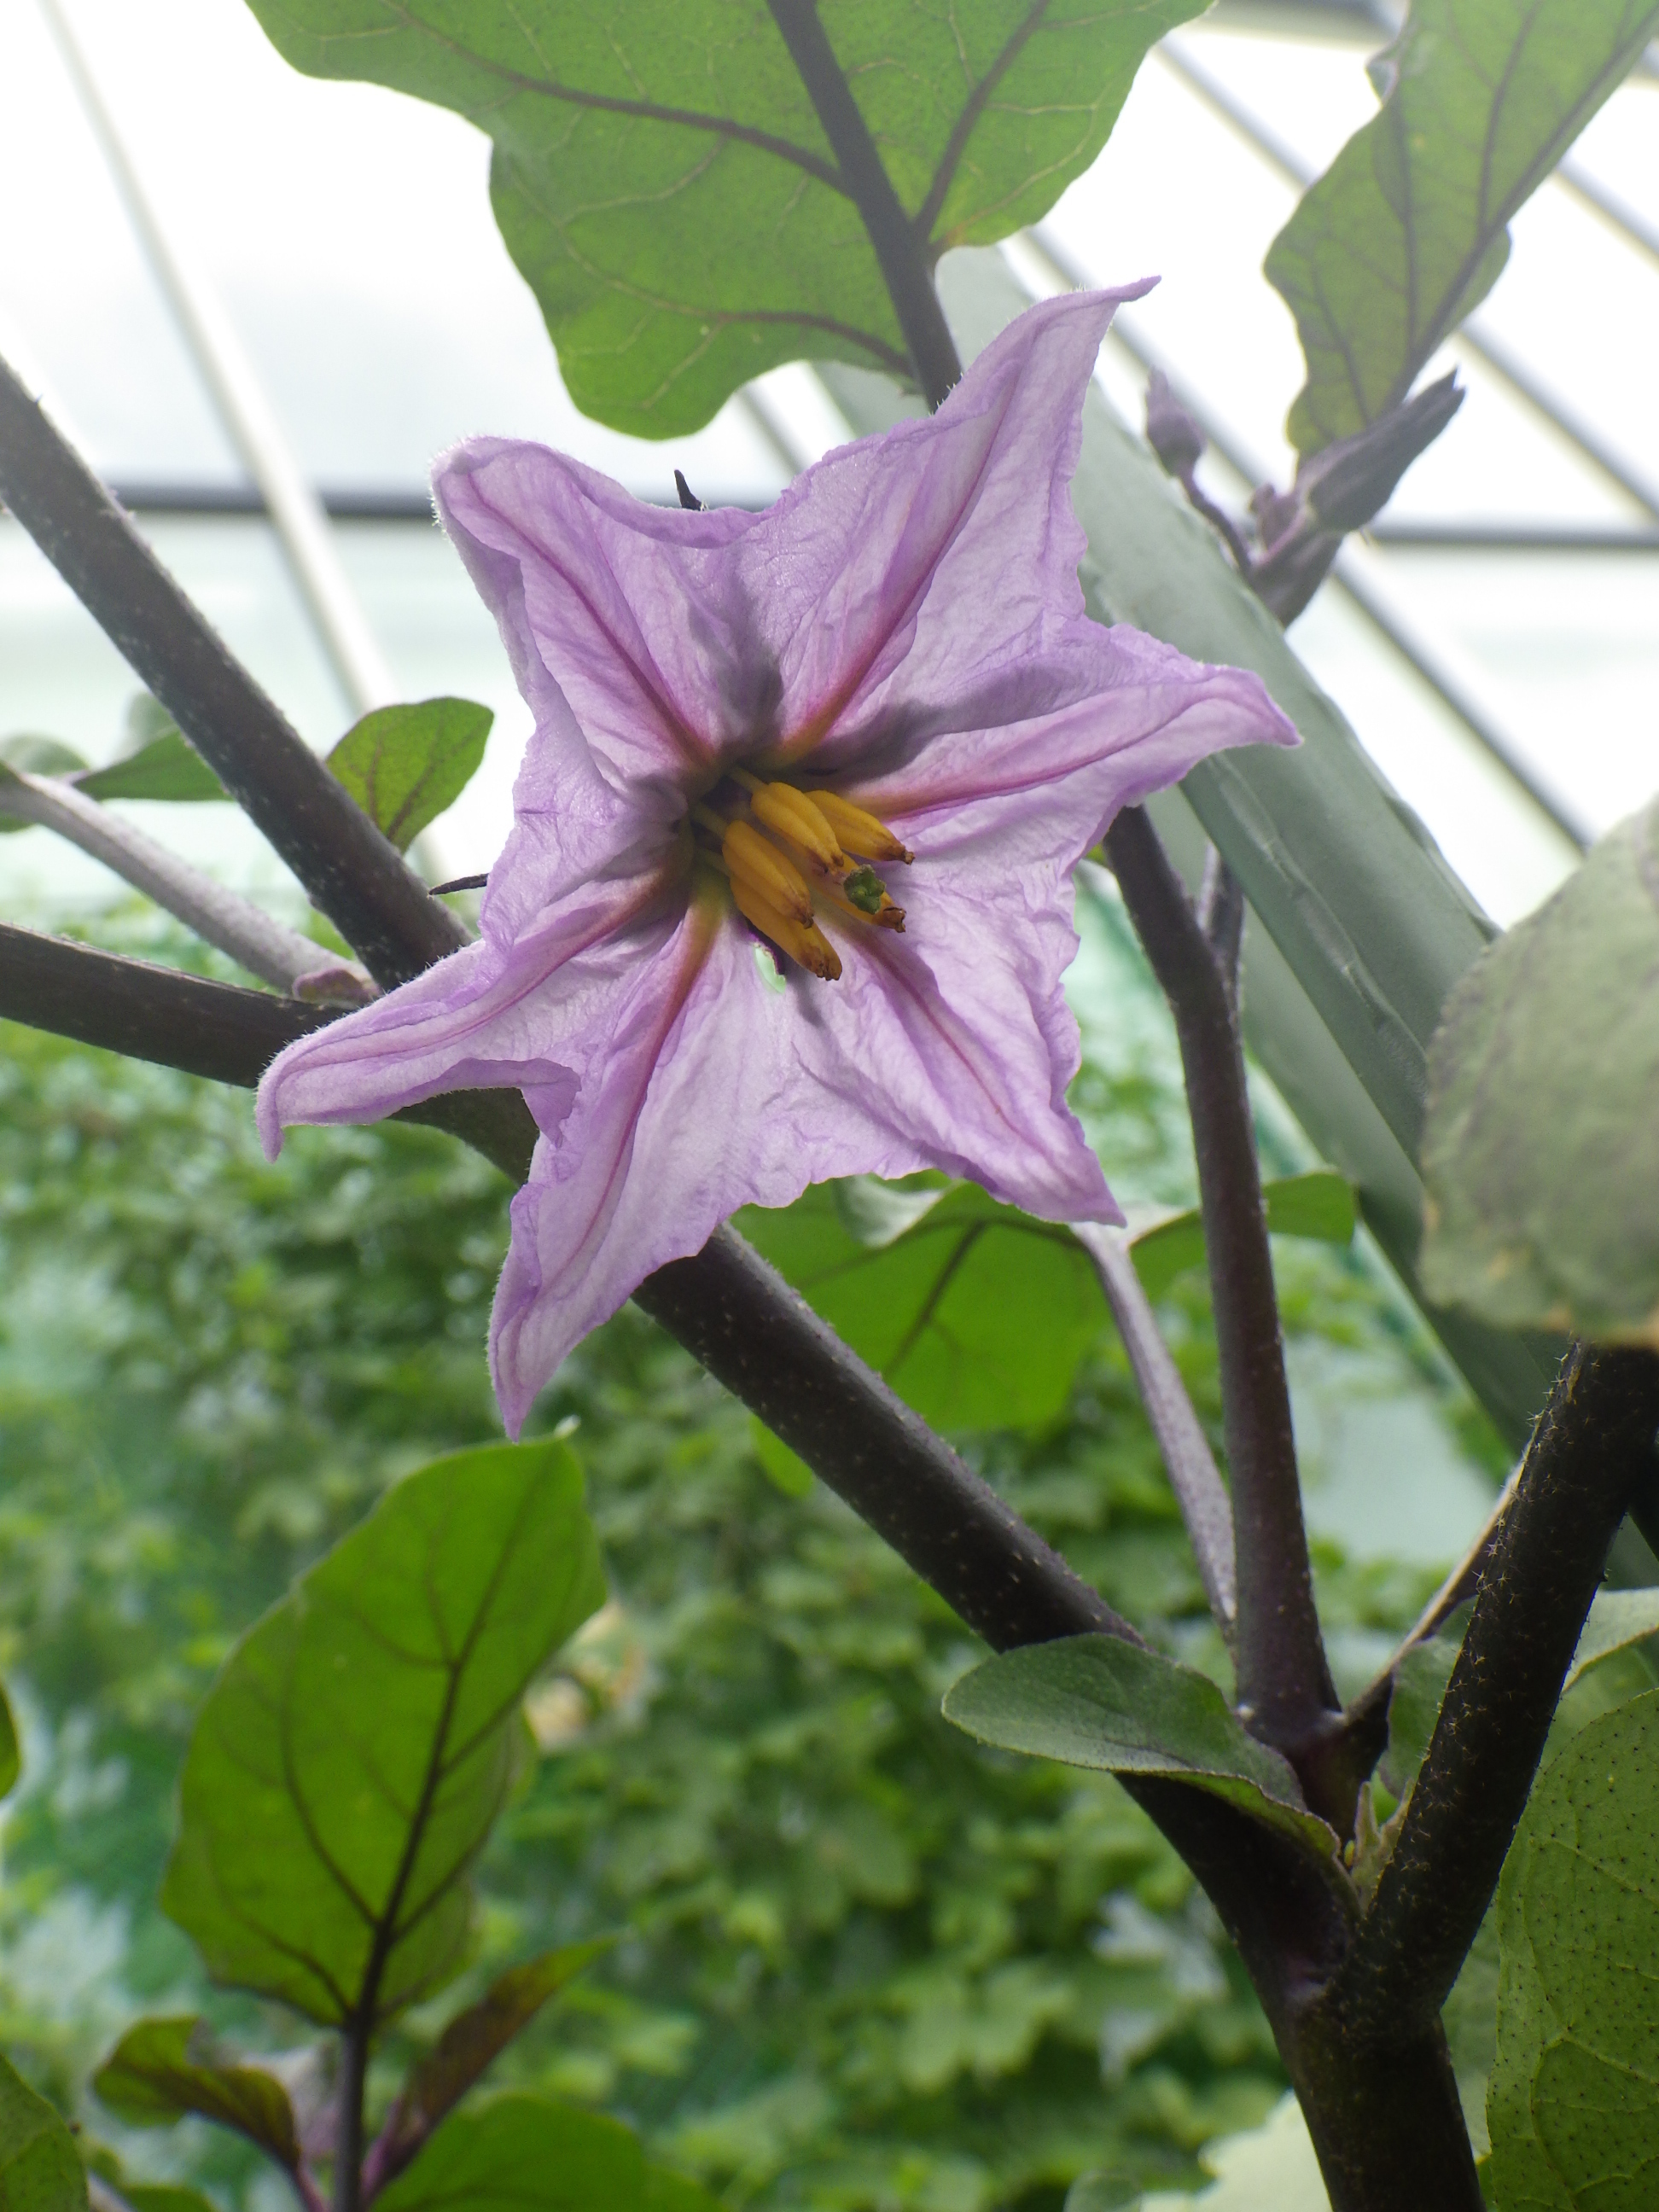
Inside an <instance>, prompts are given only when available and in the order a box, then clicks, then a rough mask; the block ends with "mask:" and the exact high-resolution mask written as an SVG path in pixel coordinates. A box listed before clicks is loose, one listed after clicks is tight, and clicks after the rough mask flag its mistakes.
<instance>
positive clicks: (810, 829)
mask: <svg viewBox="0 0 1659 2212" xmlns="http://www.w3.org/2000/svg"><path fill="white" fill-rule="evenodd" d="M738 781H740V782H741V783H742V785H743V787H744V790H745V791H746V792H747V793H749V804H750V808H751V809H752V811H753V813H754V817H755V819H756V821H757V822H763V823H765V824H766V827H767V828H768V829H771V830H775V832H776V833H777V835H778V836H780V837H787V839H788V840H789V842H790V843H791V844H792V845H794V846H797V847H799V849H800V851H802V852H803V853H805V855H806V857H807V859H808V860H812V861H814V862H816V864H817V866H819V867H820V868H822V869H823V872H824V873H825V874H826V875H830V876H836V877H841V876H848V875H851V873H852V872H853V863H852V862H851V861H850V860H848V857H847V855H846V854H845V853H843V852H842V849H841V847H840V846H839V845H838V844H837V843H836V833H835V831H834V830H833V829H831V828H830V827H829V823H828V822H826V821H825V819H824V817H823V815H822V814H821V813H819V811H818V810H817V807H816V806H814V805H813V804H812V802H811V799H809V798H808V797H807V796H806V793H805V792H804V791H797V790H796V789H795V787H794V786H793V784H792V783H762V782H761V781H760V780H759V778H758V777H757V776H750V775H743V776H740V777H739V778H738Z"/></svg>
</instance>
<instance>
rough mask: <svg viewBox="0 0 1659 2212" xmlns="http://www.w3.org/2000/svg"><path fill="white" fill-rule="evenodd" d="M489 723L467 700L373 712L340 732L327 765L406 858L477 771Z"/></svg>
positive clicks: (485, 713)
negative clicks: (423, 832)
mask: <svg viewBox="0 0 1659 2212" xmlns="http://www.w3.org/2000/svg"><path fill="white" fill-rule="evenodd" d="M494 720H495V715H494V714H492V713H491V712H490V710H489V708H488V707H477V706H475V705H474V704H473V702H471V700H470V699H422V701H421V702H419V704H418V705H416V706H410V707H376V708H374V712H373V713H372V714H365V715H364V716H363V718H362V721H361V722H356V723H354V724H353V725H352V726H351V728H350V729H349V730H348V731H347V732H346V733H345V735H344V737H343V738H341V740H340V742H339V744H337V745H336V746H335V748H334V750H333V751H332V752H331V754H330V755H329V757H328V764H329V766H330V767H331V769H333V771H334V773H335V775H337V776H338V778H339V780H340V781H341V782H342V783H343V784H344V786H345V787H346V789H347V790H348V791H349V793H351V795H352V797H353V798H354V799H356V802H357V804H358V805H359V806H361V807H362V810H363V811H364V813H365V814H367V815H368V818H369V820H370V821H371V822H372V823H374V826H375V828H376V829H380V830H383V831H384V832H385V834H386V836H388V837H389V838H390V839H391V840H392V843H393V844H394V845H395V846H396V847H397V848H398V851H399V852H400V853H405V852H407V851H408V849H409V848H410V845H412V844H413V843H414V842H415V840H416V837H418V836H420V834H421V832H422V829H425V827H426V825H427V823H428V822H435V821H436V819H437V817H439V815H441V813H442V812H443V811H444V809H445V808H446V807H447V806H453V805H454V803H455V801H456V800H457V799H459V797H460V795H461V793H462V792H464V791H465V788H466V787H467V785H468V784H469V783H470V782H471V780H472V778H473V776H474V775H476V774H477V768H478V763H479V762H480V761H482V760H483V756H484V745H485V743H486V741H487V740H488V738H489V726H490V724H491V723H492V722H493V721H494Z"/></svg>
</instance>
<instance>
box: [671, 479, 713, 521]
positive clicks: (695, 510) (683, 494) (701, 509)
mask: <svg viewBox="0 0 1659 2212" xmlns="http://www.w3.org/2000/svg"><path fill="white" fill-rule="evenodd" d="M674 489H675V490H676V491H677V492H678V494H679V495H680V505H681V506H682V507H684V508H686V509H687V511H688V512H689V513H692V514H707V513H708V508H707V507H706V506H705V505H704V504H703V502H702V500H700V499H699V498H698V497H697V495H696V492H694V491H693V490H692V489H691V487H690V484H689V483H687V482H686V481H685V478H684V477H683V476H682V475H681V474H680V472H679V471H678V469H676V470H675V471H674Z"/></svg>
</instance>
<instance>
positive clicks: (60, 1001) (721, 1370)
mask: <svg viewBox="0 0 1659 2212" xmlns="http://www.w3.org/2000/svg"><path fill="white" fill-rule="evenodd" d="M0 1018H6V1019H9V1020H12V1021H22V1022H28V1023H30V1024H33V1026H35V1027H37V1028H40V1029H48V1030H57V1031H58V1032H59V1033H60V1034H62V1035H66V1036H74V1037H78V1038H80V1039H81V1040H82V1042H85V1043H88V1044H97V1045H104V1046H107V1047H109V1048H112V1050H114V1051H117V1052H125V1053H129V1054H133V1055H135V1056H136V1057H137V1058H140V1059H145V1060H161V1061H162V1062H163V1063H165V1064H166V1065H167V1066H174V1067H183V1068H186V1069H188V1070H189V1071H190V1072H191V1073H192V1074H197V1075H208V1076H211V1077H213V1078H214V1079H216V1080H217V1081H219V1082H221V1083H237V1084H244V1085H252V1084H255V1083H257V1082H258V1079H259V1078H260V1076H261V1075H262V1074H263V1073H264V1070H265V1068H266V1067H267V1066H269V1065H270V1060H272V1058H273V1057H274V1056H275V1054H276V1053H277V1052H279V1051H280V1050H281V1049H282V1048H283V1046H284V1045H285V1044H289V1043H290V1042H292V1041H293V1040H294V1038H295V1037H296V1036H304V1035H305V1034H306V1033H307V1031H308V1030H313V1029H315V1028H317V1027H319V1025H320V1024H322V1023H323V1022H325V1021H326V1020H329V1019H331V1018H332V1017H331V1016H330V1015H328V1014H326V1013H325V1012H323V1011H322V1010H321V1009H320V1008H313V1007H309V1006H301V1005H298V1004H296V1003H295V1001H293V1000H283V999H273V998H268V997H266V996H265V994H264V993H263V992H258V991H246V990H242V989H240V988H238V987H236V986H235V985H234V984H228V983H212V982H208V981H204V980H203V979H202V978H201V977H200V976H196V975H182V974H180V973H179V970H178V969H171V968H160V967H155V966H152V965H151V964H150V963H148V962H144V961H138V960H124V959H121V958H119V957H118V956H117V955H115V954H113V953H110V952H99V951H92V950H91V949H89V948H88V947H87V946H84V945H70V944H66V943H64V940H63V939H58V938H52V937H42V936H39V935H37V934H36V933H34V932H33V931H31V930H24V929H14V928H11V927H5V926H0ZM398 1118H399V1119H400V1120H408V1121H424V1122H427V1123H428V1124H430V1125H432V1126H434V1127H438V1128H442V1129H447V1130H449V1131H451V1132H452V1133H453V1134H455V1135H457V1136H459V1137H461V1138H463V1139H465V1141H466V1142H467V1143H468V1144H470V1145H471V1146H473V1147H474V1148H475V1149H476V1150H477V1151H479V1152H483V1154H484V1155H485V1157H486V1158H489V1159H491V1160H493V1161H494V1162H495V1164H496V1165H497V1166H498V1167H499V1168H501V1170H503V1172H504V1173H506V1174H507V1175H509V1176H512V1177H513V1180H514V1181H515V1182H522V1181H523V1179H524V1176H525V1175H526V1171H527V1170H528V1168H529V1164H530V1154H531V1150H532V1146H533V1145H534V1143H535V1139H536V1125H535V1123H534V1122H533V1121H532V1120H531V1118H530V1114H529V1111H528V1109H527V1108H526V1105H525V1103H524V1101H523V1099H522V1098H521V1097H520V1096H519V1094H518V1092H517V1091H451V1092H447V1093H445V1094H444V1095H442V1096H441V1097H436V1098H430V1099H428V1100H427V1101H426V1102H425V1103H423V1104H422V1105H420V1106H416V1107H413V1108H410V1109H409V1110H408V1111H407V1112H406V1113H405V1114H404V1115H399V1116H398ZM634 1295H635V1299H636V1301H637V1302H638V1304H640V1305H641V1306H642V1307H643V1308H644V1309H645V1310H646V1312H647V1313H648V1314H650V1315H651V1316H653V1318H654V1319H655V1320H656V1321H658V1322H660V1323H661V1325H662V1326H663V1328H665V1329H666V1330H667V1331H668V1333H669V1334H670V1335H671V1336H674V1337H677V1338H678V1340H679V1341H680V1342H681V1343H682V1344H683V1345H684V1346H685V1347H686V1349H687V1350H688V1351H689V1352H691V1353H692V1355H693V1356H694V1357H695V1358H697V1359H699V1360H701V1361H702V1364H703V1365H704V1366H705V1367H707V1368H708V1370H709V1372H710V1374H712V1375H714V1376H716V1377H717V1378H718V1379H719V1380H720V1382H721V1383H724V1384H725V1385H726V1388H727V1389H729V1390H731V1391H732V1393H733V1395H735V1396H737V1397H738V1398H740V1399H742V1401H744V1404H745V1405H746V1406H748V1407H749V1408H750V1411H751V1412H753V1413H757V1414H758V1415H759V1416H760V1418H761V1419H762V1420H763V1421H764V1422H765V1423H766V1425H767V1426H768V1427H769V1429H771V1430H772V1431H774V1432H775V1434H776V1435H778V1436H780V1437H782V1439H783V1441H784V1443H787V1445H788V1446H789V1447H790V1449H792V1450H793V1451H797V1452H799V1454H800V1455H801V1457H802V1458H803V1459H804V1460H805V1462H807V1464H808V1466H809V1467H811V1468H813V1469H814V1470H815V1471H816V1472H817V1474H818V1475H820V1476H821V1477H822V1479H823V1480H824V1481H825V1482H826V1483H828V1484H829V1486H830V1488H831V1489H832V1490H835V1491H836V1492H838V1493H839V1494H840V1495H841V1496H842V1498H845V1499H846V1501H847V1503H848V1504H849V1505H850V1506H851V1507H852V1508H853V1510H854V1512H855V1513H858V1514H860V1516H862V1517H863V1518H864V1519H865V1520H866V1521H867V1522H869V1524H870V1526H871V1527H872V1528H874V1529H875V1530H876V1531H877V1533H878V1534H880V1535H882V1536H884V1537H885V1539H886V1540H887V1541H888V1542H889V1543H890V1545H891V1546H892V1547H893V1548H894V1550H895V1551H896V1552H897V1553H899V1555H900V1557H901V1558H902V1559H905V1560H906V1561H907V1562H908V1564H909V1565H910V1566H912V1567H913V1568H914V1569H915V1571H916V1573H917V1574H919V1575H920V1576H921V1577H922V1579H923V1580H924V1581H925V1582H927V1583H931V1584H932V1586H933V1589H936V1590H937V1591H938V1592H939V1595H940V1596H941V1597H943V1598H944V1599H945V1601H946V1602H947V1603H948V1604H950V1605H951V1606H953V1607H955V1608H956V1610H957V1612H958V1613H960V1614H961V1616H962V1618H963V1620H965V1621H966V1622H967V1624H968V1626H969V1627H970V1628H972V1629H975V1630H976V1631H977V1632H978V1633H979V1634H980V1635H981V1636H982V1637H984V1638H985V1639H986V1641H987V1643H988V1644H994V1646H995V1647H996V1648H997V1650H1007V1649H1009V1648H1010V1647H1011V1646H1012V1645H1014V1644H1040V1643H1043V1642H1045V1641H1048V1640H1049V1639H1052V1638H1054V1637H1058V1636H1086V1635H1097V1634H1098V1635H1107V1636H1123V1637H1128V1638H1132V1639H1133V1640H1135V1641H1139V1638H1136V1637H1135V1632H1134V1630H1133V1628H1132V1627H1131V1626H1129V1624H1128V1622H1127V1621H1126V1620H1123V1619H1122V1618H1121V1615H1119V1614H1118V1613H1114V1612H1113V1610H1112V1608H1111V1607H1110V1606H1109V1605H1108V1604H1107V1603H1106V1601H1105V1600H1104V1599H1103V1598H1102V1597H1101V1596H1100V1595H1098V1594H1097V1592H1096V1591H1094V1590H1092V1589H1090V1587H1089V1585H1088V1584H1087V1583H1085V1582H1084V1581H1082V1580H1081V1579H1080V1578H1079V1577H1078V1576H1077V1575H1075V1574H1074V1573H1073V1571H1072V1570H1071V1568H1070V1567H1068V1566H1067V1565H1066V1562H1065V1561H1064V1559H1061V1558H1060V1555H1059V1554H1058V1553H1056V1552H1054V1551H1052V1550H1051V1549H1050V1548H1049V1547H1048V1545H1047V1544H1045V1543H1044V1542H1043V1541H1042V1538H1041V1537H1040V1536H1039V1535H1037V1534H1036V1531H1035V1530H1034V1529H1031V1528H1028V1527H1027V1526H1026V1524H1025V1523H1024V1522H1023V1521H1022V1520H1021V1519H1020V1517H1019V1516H1018V1514H1017V1513H1015V1512H1012V1510H1010V1509H1009V1508H1008V1507H1007V1506H1006V1505H1005V1504H1003V1502H1002V1500H1001V1499H1000V1498H999V1497H998V1496H997V1494H996V1492H994V1490H993V1489H992V1488H991V1486H990V1485H989V1484H988V1483H987V1482H984V1481H982V1480H981V1478H980V1477H979V1476H978V1475H976V1474H974V1472H973V1470H972V1469H971V1468H969V1467H968V1466H967V1465H966V1464H965V1463H964V1462H963V1461H962V1460H961V1459H959V1458H958V1457H957V1455H956V1453H955V1452H953V1451H952V1450H951V1448H950V1446H949V1445H948V1444H946V1443H944V1442H943V1441H942V1440H941V1439H940V1438H939V1437H936V1436H935V1435H934V1434H933V1431H932V1430H931V1429H929V1428H928V1427H927V1425H926V1424H925V1423H924V1422H923V1421H921V1420H920V1419H918V1418H917V1416H916V1415H915V1413H912V1412H911V1411H910V1409H909V1407H908V1406H906V1405H905V1404H904V1403H903V1402H902V1400H900V1399H898V1398H896V1397H895V1396H894V1395H893V1393H892V1392H891V1391H890V1389H888V1387H887V1385H886V1384H885V1383H884V1382H883V1381H882V1379H881V1377H880V1376H878V1375H877V1374H875V1373H873V1372H872V1370H871V1369H870V1368H868V1367H866V1365H865V1364H864V1362H863V1361H862V1360H861V1359H860V1358H859V1357H858V1356H857V1354H856V1353H855V1352H849V1351H848V1348H847V1346H845V1345H844V1344H843V1343H842V1341H841V1339H840V1338H839V1337H838V1336H836V1334H835V1333H834V1331H833V1330H832V1329H830V1328H829V1327H828V1326H827V1325H826V1324H825V1323H824V1322H821V1321H820V1320H819V1319H818V1317H817V1315H816V1314H815V1313H814V1312H813V1311H812V1310H811V1307H810V1306H809V1305H808V1304H806V1302H805V1299H804V1298H802V1297H799V1295H798V1294H797V1293H796V1292H795V1291H792V1290H791V1289H790V1287H789V1285H787V1283H786V1282H785V1281H784V1280H783V1279H782V1277H781V1275H779V1274H778V1273H776V1272H775V1270H774V1269H773V1268H771V1267H769V1266H768V1265H767V1264H766V1262H765V1261H763V1259H762V1258H761V1257H760V1255H759V1254H758V1253H757V1252H756V1251H755V1250H754V1249H752V1248H751V1247H750V1245H748V1244H745V1243H744V1241H743V1239H742V1237H739V1236H738V1235H737V1234H736V1232H735V1231H732V1230H729V1229H722V1230H719V1231H716V1233H715V1234H714V1237H712V1238H711V1239H710V1240H709V1242H708V1244H706V1245H705V1246H704V1248H703V1249H702V1251H701V1252H699V1253H696V1254H695V1255H693V1256H692V1257H690V1259H685V1260H676V1261H672V1262H671V1264H670V1265H669V1266H667V1267H660V1268H659V1269H658V1271H657V1273H655V1274H654V1275H650V1276H647V1279H646V1280H645V1281H644V1282H643V1283H641V1285H640V1287H639V1289H638V1290H637V1291H635V1294H634Z"/></svg>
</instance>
